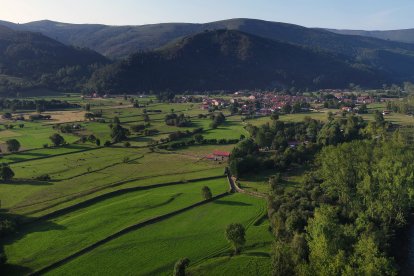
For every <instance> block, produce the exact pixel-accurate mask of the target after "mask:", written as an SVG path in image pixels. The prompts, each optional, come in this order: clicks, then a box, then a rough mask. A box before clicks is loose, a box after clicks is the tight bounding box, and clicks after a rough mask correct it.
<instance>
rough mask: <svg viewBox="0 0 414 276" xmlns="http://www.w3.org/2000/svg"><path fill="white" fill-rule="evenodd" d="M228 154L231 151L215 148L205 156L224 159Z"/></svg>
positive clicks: (218, 159) (210, 158) (216, 159)
mask: <svg viewBox="0 0 414 276" xmlns="http://www.w3.org/2000/svg"><path fill="white" fill-rule="evenodd" d="M230 155H231V153H230V152H228V151H219V150H215V151H213V154H209V155H207V156H206V158H207V159H209V160H214V161H224V160H227V159H229V157H230Z"/></svg>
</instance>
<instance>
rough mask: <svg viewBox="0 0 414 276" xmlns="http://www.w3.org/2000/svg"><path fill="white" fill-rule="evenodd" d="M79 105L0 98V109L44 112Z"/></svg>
mask: <svg viewBox="0 0 414 276" xmlns="http://www.w3.org/2000/svg"><path fill="white" fill-rule="evenodd" d="M79 107H80V105H78V104H74V103H70V102H67V101H61V100H55V99H51V100H44V99H40V100H26V99H7V98H0V109H10V110H11V111H13V112H14V111H16V110H36V111H39V112H44V111H45V110H62V109H68V108H79Z"/></svg>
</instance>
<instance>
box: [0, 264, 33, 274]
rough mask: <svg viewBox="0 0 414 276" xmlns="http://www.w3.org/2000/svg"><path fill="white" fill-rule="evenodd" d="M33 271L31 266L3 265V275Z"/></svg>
mask: <svg viewBox="0 0 414 276" xmlns="http://www.w3.org/2000/svg"><path fill="white" fill-rule="evenodd" d="M31 272H33V270H31V269H30V268H28V267H24V266H20V265H13V264H5V265H4V266H3V267H1V273H2V275H28V274H30V273H31ZM3 273H4V274H3Z"/></svg>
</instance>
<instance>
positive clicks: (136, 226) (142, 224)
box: [29, 192, 230, 275]
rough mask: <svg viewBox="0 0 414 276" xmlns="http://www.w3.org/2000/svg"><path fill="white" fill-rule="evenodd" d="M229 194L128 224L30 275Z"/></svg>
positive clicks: (48, 269)
mask: <svg viewBox="0 0 414 276" xmlns="http://www.w3.org/2000/svg"><path fill="white" fill-rule="evenodd" d="M228 195H230V193H228V192H225V193H222V194H219V195H217V196H215V197H213V198H211V199H210V200H205V201H200V202H197V203H195V204H192V205H190V206H187V207H185V208H182V209H179V210H176V211H173V212H170V213H168V214H164V215H161V216H158V217H155V218H151V219H148V220H146V221H143V222H140V223H137V224H134V225H131V226H128V227H126V228H124V229H122V230H120V231H118V232H116V233H114V234H112V235H110V236H108V237H106V238H104V239H102V240H99V241H97V242H95V243H93V244H91V245H89V246H87V247H85V248H83V249H81V250H80V251H78V252H75V253H73V254H71V255H69V256H67V257H65V258H63V259H61V260H59V261H57V262H54V263H52V264H50V265H47V266H45V267H43V268H41V269H39V270H37V271H34V272H32V273H30V274H29V275H42V274H44V273H46V272H49V271H51V270H53V269H56V268H58V267H59V266H61V265H64V264H65V263H68V262H69V261H71V260H73V259H76V258H77V257H80V256H82V255H84V254H86V253H88V252H90V251H92V250H94V249H96V248H97V247H99V246H101V245H104V244H105V243H108V242H110V241H112V240H114V239H117V238H119V237H121V236H123V235H125V234H127V233H129V232H132V231H135V230H138V229H140V228H143V227H146V226H149V225H152V224H154V223H157V222H160V221H163V220H166V219H169V218H171V217H173V216H176V215H179V214H181V213H184V212H186V211H189V210H191V209H194V208H196V207H199V206H202V205H205V204H208V203H210V202H213V201H214V200H217V199H221V198H223V197H225V196H228Z"/></svg>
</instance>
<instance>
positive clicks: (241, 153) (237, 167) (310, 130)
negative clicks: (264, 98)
mask: <svg viewBox="0 0 414 276" xmlns="http://www.w3.org/2000/svg"><path fill="white" fill-rule="evenodd" d="M390 127H391V126H390V124H389V123H387V122H385V120H384V117H383V116H382V114H381V113H379V112H378V113H376V114H375V121H372V122H368V123H367V122H365V121H364V120H363V119H362V117H360V116H355V115H352V114H349V115H347V116H343V117H339V118H334V117H333V115H329V118H328V121H327V122H326V123H322V122H320V121H317V120H314V119H311V118H308V117H307V118H305V119H304V121H303V122H298V123H285V122H282V121H279V120H273V121H272V123H268V124H264V125H262V126H260V127H255V126H252V125H247V127H246V130H247V131H248V132H249V133H250V136H251V139H247V140H243V141H242V142H240V143H239V144H238V145H237V146H236V147H235V148H234V149H233V153H232V155H231V157H230V159H229V168H230V170H231V172H232V174H233V175H235V176H237V177H240V176H242V175H243V174H244V173H254V172H259V171H260V170H262V169H278V170H284V169H287V168H289V167H291V166H293V165H305V164H309V163H310V162H311V161H312V160H313V158H314V156H315V154H316V153H317V152H318V151H319V150H320V149H321V148H322V147H324V146H328V145H338V144H341V143H344V142H349V141H353V140H362V139H380V140H381V139H385V138H386V137H387V133H388V131H389V129H390ZM259 149H261V150H262V151H263V152H265V153H266V152H270V153H269V154H259Z"/></svg>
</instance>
